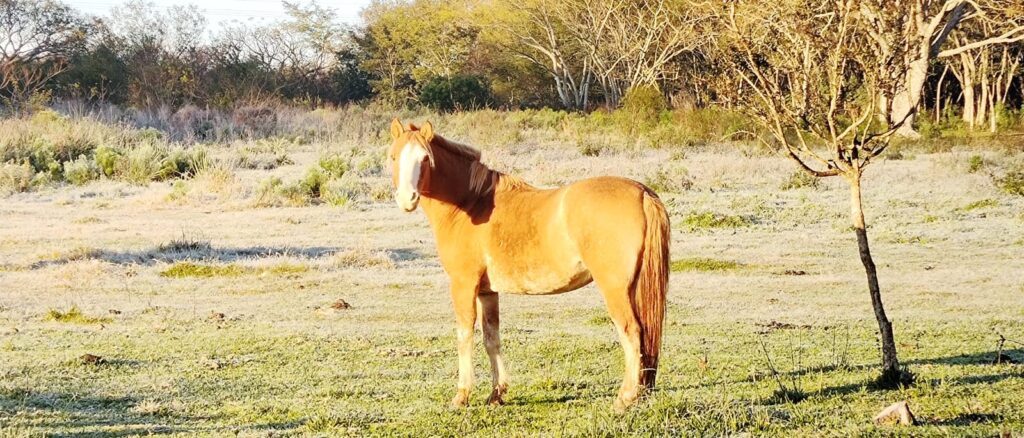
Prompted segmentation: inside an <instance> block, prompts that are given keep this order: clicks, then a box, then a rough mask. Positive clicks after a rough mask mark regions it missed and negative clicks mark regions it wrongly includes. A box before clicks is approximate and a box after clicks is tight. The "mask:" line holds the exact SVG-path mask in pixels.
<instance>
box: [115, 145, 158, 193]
mask: <svg viewBox="0 0 1024 438" xmlns="http://www.w3.org/2000/svg"><path fill="white" fill-rule="evenodd" d="M162 161H163V160H162V159H161V156H160V151H159V150H158V149H157V148H156V146H153V145H148V144H147V145H143V146H140V147H137V148H135V149H132V150H130V151H128V153H127V154H125V156H124V159H123V160H121V161H120V162H119V164H120V166H119V167H120V168H119V169H118V170H117V174H118V175H120V176H121V177H122V178H124V179H125V180H126V181H128V182H130V183H132V184H146V183H149V182H150V181H153V180H154V179H156V178H157V176H158V175H159V174H160V169H161V167H162Z"/></svg>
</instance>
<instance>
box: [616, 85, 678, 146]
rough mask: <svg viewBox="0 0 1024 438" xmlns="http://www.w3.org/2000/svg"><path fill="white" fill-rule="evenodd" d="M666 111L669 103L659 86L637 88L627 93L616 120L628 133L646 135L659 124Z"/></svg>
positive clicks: (617, 112)
mask: <svg viewBox="0 0 1024 438" xmlns="http://www.w3.org/2000/svg"><path fill="white" fill-rule="evenodd" d="M666 109H668V103H667V102H666V101H665V96H664V95H662V93H661V90H660V89H658V87H657V86H655V85H643V86H636V87H633V88H630V89H629V90H627V91H626V95H625V97H623V98H622V107H621V108H619V109H618V110H617V111H615V118H616V120H617V121H618V124H619V125H620V126H621V128H622V129H623V130H624V131H626V132H627V133H630V134H638V133H646V132H649V131H651V130H652V129H653V128H654V127H655V126H656V125H657V124H658V120H659V118H660V117H661V113H662V112H664V111H665V110H666Z"/></svg>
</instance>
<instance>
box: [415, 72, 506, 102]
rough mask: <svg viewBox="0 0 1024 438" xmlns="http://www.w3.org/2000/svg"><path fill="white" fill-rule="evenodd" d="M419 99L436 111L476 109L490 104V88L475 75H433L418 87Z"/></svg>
mask: <svg viewBox="0 0 1024 438" xmlns="http://www.w3.org/2000/svg"><path fill="white" fill-rule="evenodd" d="M419 100H420V103H421V104H423V105H426V106H427V107H429V108H432V109H435V110H438V111H455V110H468V109H478V108H483V107H486V106H488V105H489V104H490V101H491V90H490V88H489V87H488V85H487V84H486V83H484V81H483V80H482V79H481V78H480V77H477V76H471V75H455V76H451V77H435V78H433V79H431V80H429V81H428V82H427V83H426V84H424V85H423V88H422V89H420V99H419Z"/></svg>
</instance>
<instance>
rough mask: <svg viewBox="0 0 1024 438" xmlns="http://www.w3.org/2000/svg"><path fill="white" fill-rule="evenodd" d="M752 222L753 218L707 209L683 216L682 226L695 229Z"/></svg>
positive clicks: (728, 226)
mask: <svg viewBox="0 0 1024 438" xmlns="http://www.w3.org/2000/svg"><path fill="white" fill-rule="evenodd" d="M752 223H753V220H751V219H750V218H747V217H743V216H735V215H727V214H720V213H713V212H708V211H698V212H691V213H690V214H688V215H686V216H685V217H683V220H682V225H683V227H684V228H686V229H688V230H690V231H695V230H702V229H714V228H740V227H745V226H748V225H750V224H752Z"/></svg>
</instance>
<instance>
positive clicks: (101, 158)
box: [93, 146, 124, 178]
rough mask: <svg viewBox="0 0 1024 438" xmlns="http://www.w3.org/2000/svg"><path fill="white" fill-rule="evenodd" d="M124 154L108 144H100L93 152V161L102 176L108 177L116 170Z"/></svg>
mask: <svg viewBox="0 0 1024 438" xmlns="http://www.w3.org/2000/svg"><path fill="white" fill-rule="evenodd" d="M122 158H124V154H123V153H122V152H121V151H120V150H117V149H114V148H112V147H110V146H100V147H98V148H96V150H95V151H94V152H93V161H94V162H95V163H96V167H97V168H98V169H99V171H100V173H102V174H103V176H105V177H107V178H110V177H113V176H114V174H115V173H116V172H117V167H118V165H119V163H120V161H121V159H122Z"/></svg>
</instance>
